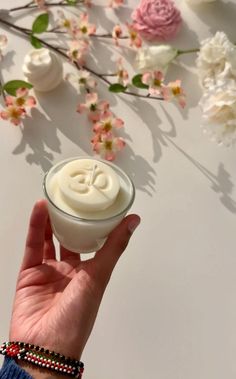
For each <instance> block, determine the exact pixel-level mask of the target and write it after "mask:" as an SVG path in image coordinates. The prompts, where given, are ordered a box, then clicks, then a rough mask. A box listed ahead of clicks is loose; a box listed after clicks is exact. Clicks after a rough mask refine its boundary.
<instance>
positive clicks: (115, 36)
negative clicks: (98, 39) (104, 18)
mask: <svg viewBox="0 0 236 379" xmlns="http://www.w3.org/2000/svg"><path fill="white" fill-rule="evenodd" d="M121 36H122V29H121V27H120V25H116V26H114V28H113V30H112V37H113V39H114V41H115V44H116V46H119V41H118V40H119V38H120V37H121Z"/></svg>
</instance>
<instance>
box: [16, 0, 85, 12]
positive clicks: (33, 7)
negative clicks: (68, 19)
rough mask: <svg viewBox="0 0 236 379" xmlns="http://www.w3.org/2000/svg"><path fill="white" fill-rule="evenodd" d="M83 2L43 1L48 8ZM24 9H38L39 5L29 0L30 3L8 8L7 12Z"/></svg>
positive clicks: (82, 0) (81, 1)
mask: <svg viewBox="0 0 236 379" xmlns="http://www.w3.org/2000/svg"><path fill="white" fill-rule="evenodd" d="M83 3H84V0H78V1H77V3H76V4H73V5H72V4H69V3H65V2H64V1H63V2H61V1H59V2H55V3H45V7H46V8H48V7H59V6H60V7H73V6H76V5H78V4H83ZM24 9H39V7H38V6H37V4H34V1H31V2H30V3H28V4H26V5H23V6H21V7H15V8H11V9H9V12H16V11H21V10H24Z"/></svg>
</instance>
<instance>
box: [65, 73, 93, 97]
mask: <svg viewBox="0 0 236 379" xmlns="http://www.w3.org/2000/svg"><path fill="white" fill-rule="evenodd" d="M66 80H68V81H69V82H70V83H71V84H72V85H73V86H74V87H75V89H76V90H77V91H78V92H81V90H87V89H90V88H95V87H96V85H97V82H96V80H94V79H93V78H92V77H91V75H90V73H89V72H88V71H87V70H78V71H77V73H76V74H74V73H72V72H71V73H69V74H67V75H66Z"/></svg>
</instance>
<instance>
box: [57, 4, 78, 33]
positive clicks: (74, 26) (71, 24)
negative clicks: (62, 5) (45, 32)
mask: <svg viewBox="0 0 236 379" xmlns="http://www.w3.org/2000/svg"><path fill="white" fill-rule="evenodd" d="M57 14H58V16H59V19H58V20H57V25H58V27H59V28H60V29H64V30H66V31H67V33H68V34H69V35H70V36H71V37H73V38H76V36H77V33H78V23H77V20H76V19H75V18H74V17H70V18H69V17H68V18H67V17H66V16H65V14H64V12H63V11H62V10H58V12H57Z"/></svg>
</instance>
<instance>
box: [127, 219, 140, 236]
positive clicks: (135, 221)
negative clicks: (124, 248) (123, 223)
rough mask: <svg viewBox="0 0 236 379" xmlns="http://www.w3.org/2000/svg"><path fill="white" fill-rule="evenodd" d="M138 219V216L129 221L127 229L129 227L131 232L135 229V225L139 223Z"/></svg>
mask: <svg viewBox="0 0 236 379" xmlns="http://www.w3.org/2000/svg"><path fill="white" fill-rule="evenodd" d="M140 221H141V220H140V218H135V219H133V220H131V221H130V223H129V225H128V229H129V231H130V233H133V232H134V231H135V229H136V228H137V226H138V225H139V224H140Z"/></svg>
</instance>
